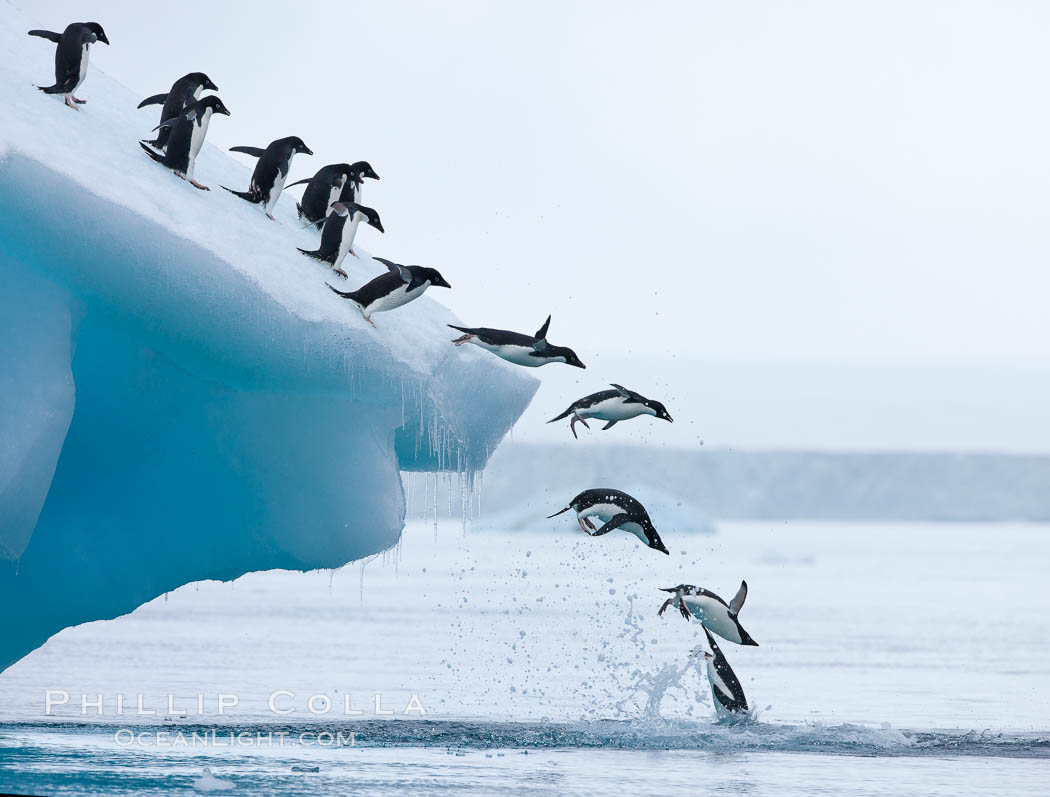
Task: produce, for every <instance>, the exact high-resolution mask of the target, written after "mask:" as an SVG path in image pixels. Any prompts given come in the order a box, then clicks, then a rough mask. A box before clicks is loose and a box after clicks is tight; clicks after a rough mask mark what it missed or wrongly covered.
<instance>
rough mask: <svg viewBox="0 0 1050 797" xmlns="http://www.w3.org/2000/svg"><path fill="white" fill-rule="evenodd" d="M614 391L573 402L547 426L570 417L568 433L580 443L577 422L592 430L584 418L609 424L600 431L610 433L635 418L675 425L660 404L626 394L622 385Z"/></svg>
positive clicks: (602, 392)
mask: <svg viewBox="0 0 1050 797" xmlns="http://www.w3.org/2000/svg"><path fill="white" fill-rule="evenodd" d="M613 388H615V389H614V390H602V391H599V392H598V393H591V395H589V396H584V397H583V398H582V399H578V400H576V401H574V402H573V403H572V404H570V405H569V409H567V410H565V412H563V413H562V414H561V415H558V416H556V417H554V418H551V419H550V420H549V421H547V423H554V422H555V421H560V420H561V419H562V418H567V417H569V416H570V415H571V416H572V420H571V421H569V429H570V430H571V431H572V436H573V437H576V439H577V440H578V439H579V437H577V435H576V424H577V422H578V423H582V424H583V425H584V426H586V427H587V428H588V429H590V428H591V427H590V425H589V424H588V423H587V420H586V419H587V418H596V419H598V420H599V421H608V423H606V424H605V426H603V427H602V431H605V430H606V429H612V428H613V427H614V426H616V424H618V423H619V422H620V421H626V420H628V419H629V418H637V417H638V416H639V415H652V416H654V417H656V418H660V419H661V420H664V421H668V422H669V423H674V418H672V417H671V416H670V415H669V414H668V412H667V408H666V407H665V406H664V405H663V404H661V403H660V402H659V401H654V400H653V399H647V398H646V397H645V396H643V395H642V394H641V393H635V392H634V391H633V390H628V389H627V388H625V387H623V386H621V385H617V384H613Z"/></svg>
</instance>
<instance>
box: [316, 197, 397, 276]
mask: <svg viewBox="0 0 1050 797" xmlns="http://www.w3.org/2000/svg"><path fill="white" fill-rule="evenodd" d="M362 221H364V222H366V223H367V224H368V226H370V227H375V228H376V229H377V230H379V232H386V231H385V230H384V229H383V222H382V221H380V219H379V214H378V213H376V212H375V210H373V209H372V208H366V207H363V206H361V205H357V204H354V203H353V202H333V203H332V212H331V213H330V214H329V215H328V219H327V220H326V221H325V223H324V229H322V230H321V246H320V248H318V249H314V250H313V251H309V250H307V249H300V250H299V251H300V252H302V253H303V254H304V255H309V256H310V257H312V258H314V259H316V260H323V261H324V262H325V263H328V265H330V266H331V267H332V270H333V271H335V273H336V274H338V275H339V276H340V277H343V278H344V279H345V278H346V272H345V271H343V269H342V264H343V258H345V257H346V255H347V253H348V252H349V253H350V254H352V255H354V257H357V255H356V254H355V253H354V251H353V248H352V247H353V244H354V237H355V236H356V235H357V227H358V225H360V224H361V222H362Z"/></svg>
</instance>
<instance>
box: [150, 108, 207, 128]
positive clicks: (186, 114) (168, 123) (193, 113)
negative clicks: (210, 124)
mask: <svg viewBox="0 0 1050 797" xmlns="http://www.w3.org/2000/svg"><path fill="white" fill-rule="evenodd" d="M196 118H197V109H196V108H189V109H187V110H184V111H182V112H181V113H179V114H178V115H176V116H173V117H171V118H170V119H165V120H164V121H163V122H161V123H160V124H159V125H157V126H156V127H154V128H153V131H152V132H154V133H155V132H157V131H158V130H160V129H161V128H162V127H174V126H175V123H176V122H178V121H179V120H180V119H189V120H190V121H191V122H192V121H193V120H194V119H196Z"/></svg>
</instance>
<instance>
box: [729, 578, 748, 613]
mask: <svg viewBox="0 0 1050 797" xmlns="http://www.w3.org/2000/svg"><path fill="white" fill-rule="evenodd" d="M745 600H747V582H746V581H741V582H740V589H738V590H737V591H736V595H734V596H733V600H731V601H729V611H731V612H732V613H733V614H740V610H741V609H743V608H744V601H745Z"/></svg>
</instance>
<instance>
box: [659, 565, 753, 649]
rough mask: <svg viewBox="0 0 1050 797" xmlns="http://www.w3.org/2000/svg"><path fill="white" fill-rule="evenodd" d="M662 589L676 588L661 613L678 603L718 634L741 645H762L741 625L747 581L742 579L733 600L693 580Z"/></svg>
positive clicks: (684, 611) (678, 605)
mask: <svg viewBox="0 0 1050 797" xmlns="http://www.w3.org/2000/svg"><path fill="white" fill-rule="evenodd" d="M660 589H661V590H662V591H663V592H673V593H674V595H673V596H672V597H670V598H668V599H667V600H665V601H664V604H663V606H661V607H660V611H658V612H657V614H660V615H662V614H663V613H664V612H665V611H667V607H668V606H674V607H675V608H676V609H678V611H679V612H681V614H682V617H684V618H685V619H686V620H688V619H689V617H690V615H691V616H693V617H695V618H696V619H697V620H699V621H700V623H701V624H702V625H703V626H704V628H707V629H709V630H710V631H713V632H714V633H716V634H718V635H719V636H720V637H722V639H728V640H729V641H730V642H736V643H737V644H738V645H754V646H756V647H757V646H758V643H757V642H756V641H755V640H754V639H752V638H751V635H750V634H749V633H748V632H747V631H745V630H744V627H743V626H742V625H740V619H739V614H740V610H741V609H743V608H744V601H745V600H746V599H747V582H746V581H741V582H740V589H738V590H737V592H736V595H734V596H733V600H731V601H730V602H729V603H726V602H725V601H724V600H722V599H721V598H720V597H718V596H717V595H715V593H713V592H711V591H710V590H706V589H704V588H703V587H694V586H693V585H692V584H679V585H678V586H677V587H661V588H660Z"/></svg>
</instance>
